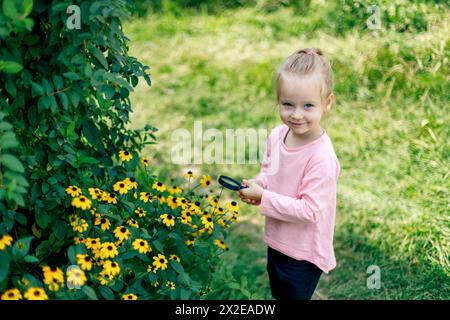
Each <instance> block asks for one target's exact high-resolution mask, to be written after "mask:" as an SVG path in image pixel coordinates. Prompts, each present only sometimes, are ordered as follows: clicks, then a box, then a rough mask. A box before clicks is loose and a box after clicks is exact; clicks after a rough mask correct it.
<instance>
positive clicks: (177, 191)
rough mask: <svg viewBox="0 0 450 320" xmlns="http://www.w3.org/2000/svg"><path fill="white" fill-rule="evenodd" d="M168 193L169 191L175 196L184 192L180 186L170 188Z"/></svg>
mask: <svg viewBox="0 0 450 320" xmlns="http://www.w3.org/2000/svg"><path fill="white" fill-rule="evenodd" d="M168 191H169V193H170V194H171V195H174V194H179V193H182V192H183V189H181V188H180V187H178V186H172V187H170V188H169V189H168Z"/></svg>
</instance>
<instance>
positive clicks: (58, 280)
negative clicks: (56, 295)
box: [42, 266, 64, 291]
mask: <svg viewBox="0 0 450 320" xmlns="http://www.w3.org/2000/svg"><path fill="white" fill-rule="evenodd" d="M42 271H43V272H44V283H45V284H46V285H47V286H48V289H49V290H50V291H58V290H59V289H60V286H62V285H63V283H64V273H63V272H62V270H61V269H60V268H50V267H48V266H45V267H43V268H42Z"/></svg>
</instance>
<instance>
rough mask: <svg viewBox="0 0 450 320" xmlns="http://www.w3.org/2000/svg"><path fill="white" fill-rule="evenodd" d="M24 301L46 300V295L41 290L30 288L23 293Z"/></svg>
mask: <svg viewBox="0 0 450 320" xmlns="http://www.w3.org/2000/svg"><path fill="white" fill-rule="evenodd" d="M24 296H25V299H27V300H48V296H47V293H46V292H45V290H44V289H43V288H38V287H30V288H28V289H27V291H25V294H24Z"/></svg>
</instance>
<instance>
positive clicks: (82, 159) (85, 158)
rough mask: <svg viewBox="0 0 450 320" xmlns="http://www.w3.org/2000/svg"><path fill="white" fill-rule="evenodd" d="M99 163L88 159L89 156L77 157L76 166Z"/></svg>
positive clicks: (93, 159) (90, 158)
mask: <svg viewBox="0 0 450 320" xmlns="http://www.w3.org/2000/svg"><path fill="white" fill-rule="evenodd" d="M96 163H99V161H98V160H97V159H95V158H92V157H89V156H79V157H78V164H80V165H81V164H96Z"/></svg>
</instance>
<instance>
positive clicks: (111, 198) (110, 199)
mask: <svg viewBox="0 0 450 320" xmlns="http://www.w3.org/2000/svg"><path fill="white" fill-rule="evenodd" d="M103 200H104V201H108V203H112V204H116V203H117V198H116V195H115V194H114V193H113V192H112V193H108V192H105V193H104V197H103Z"/></svg>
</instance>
